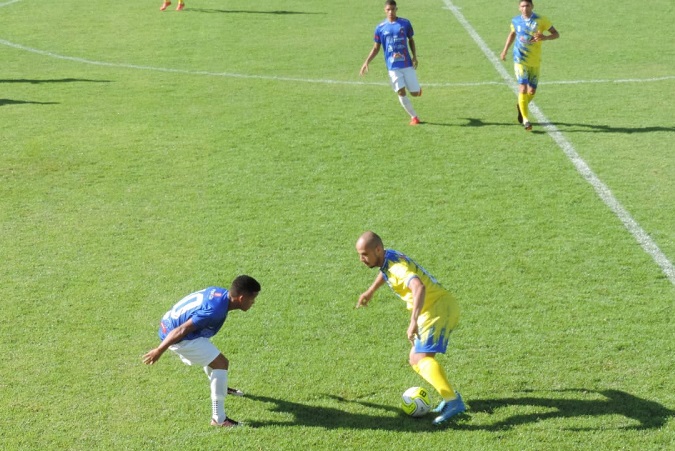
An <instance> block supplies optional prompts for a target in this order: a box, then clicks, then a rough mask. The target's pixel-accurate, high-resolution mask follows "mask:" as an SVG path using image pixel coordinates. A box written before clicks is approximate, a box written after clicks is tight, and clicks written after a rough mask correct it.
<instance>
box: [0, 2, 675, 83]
mask: <svg viewBox="0 0 675 451" xmlns="http://www.w3.org/2000/svg"><path fill="white" fill-rule="evenodd" d="M18 1H20V0H14V2H18ZM0 6H2V4H0ZM0 44H2V45H4V46H7V47H11V48H14V49H17V50H23V51H25V52H29V53H35V54H37V55H42V56H47V57H49V58H54V59H60V60H65V61H73V62H75V63H80V64H89V65H92V66H102V67H115V68H120V69H133V70H145V71H152V72H165V73H172V74H185V75H204V76H209V77H225V78H242V79H252V80H269V81H284V82H294V83H314V84H327V85H347V86H349V85H351V86H387V87H389V86H390V84H389V83H386V82H367V81H351V80H330V79H320V78H300V77H282V76H278V75H251V74H237V73H233V72H210V71H200V70H188V69H173V68H167V67H157V66H145V65H137V64H129V63H111V62H106V61H96V60H90V59H86V58H78V57H75V56H66V55H60V54H58V53H53V52H50V51H47V50H40V49H35V48H32V47H26V46H25V45H21V44H16V43H14V42H10V41H7V40H5V39H0ZM667 80H675V76H664V77H657V78H632V79H628V78H627V79H618V80H610V79H607V80H561V81H548V82H541V83H539V84H540V85H569V84H587V83H646V82H655V81H667ZM511 83H512V81H511V80H510V79H509V80H507V81H506V84H507V85H510V84H511ZM504 84H505V82H504V81H477V82H451V83H424V86H429V87H435V88H453V87H474V86H504Z"/></svg>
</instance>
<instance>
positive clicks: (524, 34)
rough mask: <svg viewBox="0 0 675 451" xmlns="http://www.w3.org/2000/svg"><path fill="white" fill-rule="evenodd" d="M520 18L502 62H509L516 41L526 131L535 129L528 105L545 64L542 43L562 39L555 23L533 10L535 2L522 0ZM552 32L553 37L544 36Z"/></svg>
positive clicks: (515, 57) (520, 107) (516, 68)
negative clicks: (509, 51) (510, 50)
mask: <svg viewBox="0 0 675 451" xmlns="http://www.w3.org/2000/svg"><path fill="white" fill-rule="evenodd" d="M518 8H519V9H520V16H516V17H514V18H513V19H511V32H510V33H509V35H508V36H507V37H506V43H505V44H504V50H502V53H501V55H500V57H501V59H502V61H504V60H505V59H506V52H508V50H509V47H511V44H513V43H514V42H515V43H516V45H515V46H514V47H513V64H514V71H515V73H516V78H517V80H518V103H517V104H516V108H517V109H518V122H519V123H521V124H523V126H524V127H525V130H527V131H530V130H532V124H530V119H529V117H528V116H529V108H528V105H529V104H530V102H531V101H532V98H533V97H534V94H535V93H536V92H537V84H538V83H539V67H540V64H541V42H542V41H551V40H553V39H558V38H559V37H560V34H559V33H558V31H557V30H556V29H555V27H553V25H552V24H551V21H550V20H548V18H546V17H544V16H540V15H539V14H537V13H535V12H534V11H532V8H533V4H532V0H522V1H521V2H520V3H519V6H518ZM544 31H548V33H549V34H546V35H545V34H544Z"/></svg>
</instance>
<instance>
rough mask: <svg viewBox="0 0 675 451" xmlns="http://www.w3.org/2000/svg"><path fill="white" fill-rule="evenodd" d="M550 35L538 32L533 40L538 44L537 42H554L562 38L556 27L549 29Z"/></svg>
mask: <svg viewBox="0 0 675 451" xmlns="http://www.w3.org/2000/svg"><path fill="white" fill-rule="evenodd" d="M548 32H549V34H544V33H542V32H540V31H539V32H537V33H535V35H534V36H533V37H532V40H533V41H535V42H537V41H552V40H554V39H558V38H559V37H560V33H558V30H556V29H555V27H551V28H549V29H548Z"/></svg>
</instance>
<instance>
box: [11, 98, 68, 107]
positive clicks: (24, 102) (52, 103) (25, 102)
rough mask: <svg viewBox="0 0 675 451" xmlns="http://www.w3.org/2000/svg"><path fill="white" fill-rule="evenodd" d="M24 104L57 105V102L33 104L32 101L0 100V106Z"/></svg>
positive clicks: (36, 103)
mask: <svg viewBox="0 0 675 451" xmlns="http://www.w3.org/2000/svg"><path fill="white" fill-rule="evenodd" d="M24 104H33V105H58V102H34V101H32V100H13V99H0V106H4V105H24Z"/></svg>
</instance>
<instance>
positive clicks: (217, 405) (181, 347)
mask: <svg viewBox="0 0 675 451" xmlns="http://www.w3.org/2000/svg"><path fill="white" fill-rule="evenodd" d="M258 293H260V283H258V281H257V280H255V279H254V278H252V277H250V276H238V277H237V278H236V279H234V281H233V282H232V286H231V287H230V289H229V290H227V289H225V288H222V287H208V288H205V289H203V290H201V291H197V292H195V293H192V294H189V295H187V296H185V297H184V298H183V299H181V300H180V301H178V303H177V304H176V305H174V306H173V307H172V308H171V310H169V311H168V312H166V314H165V315H164V317H162V321H161V322H160V325H159V338H160V339H161V340H162V342H161V343H160V344H159V346H158V347H156V348H155V349H153V350H151V351H149V352H148V353H147V354H145V355H144V356H143V363H145V364H146V365H152V364H153V363H155V362H157V361H158V360H159V358H160V357H161V356H162V354H164V352H165V351H166V350H167V349H170V350H172V351H173V352H175V353H176V354H178V356H179V357H180V358H181V360H182V361H183V362H185V363H186V364H188V365H199V366H202V367H204V371H205V372H206V375H207V376H208V378H209V380H210V383H211V404H212V411H213V414H212V417H211V425H212V426H223V427H233V426H239V423H238V422H236V421H234V420H232V419H230V418H228V417H227V415H226V414H225V405H224V404H225V395H226V394H227V393H229V394H235V395H239V396H241V395H243V393H242V392H240V391H238V390H235V389H228V387H227V371H228V368H229V361H228V360H227V359H226V358H225V356H224V355H223V354H222V353H221V352H220V351H219V350H218V348H216V346H215V345H214V344H213V343H211V340H210V338H211V337H213V336H214V335H215V334H217V333H218V331H219V330H220V328H221V327H222V326H223V323H224V322H225V320H226V319H227V314H228V312H229V311H230V310H243V311H247V310H248V309H250V308H251V306H252V305H253V303H254V302H255V298H256V297H257V296H258Z"/></svg>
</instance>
